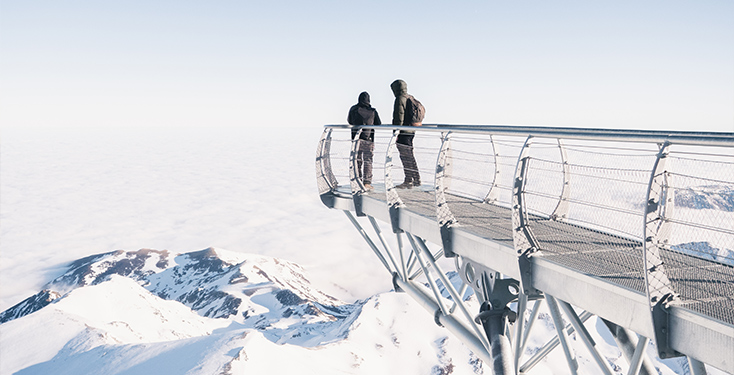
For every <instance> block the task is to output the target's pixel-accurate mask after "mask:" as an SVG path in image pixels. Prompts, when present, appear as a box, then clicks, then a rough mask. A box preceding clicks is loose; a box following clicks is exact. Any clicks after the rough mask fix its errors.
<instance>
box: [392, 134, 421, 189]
mask: <svg viewBox="0 0 734 375" xmlns="http://www.w3.org/2000/svg"><path fill="white" fill-rule="evenodd" d="M414 137H415V134H413V133H400V134H398V139H397V141H396V143H397V146H398V153H400V161H401V162H402V163H403V171H404V173H405V181H404V182H412V183H420V182H421V176H420V173H419V172H418V163H416V161H415V155H413V138H414Z"/></svg>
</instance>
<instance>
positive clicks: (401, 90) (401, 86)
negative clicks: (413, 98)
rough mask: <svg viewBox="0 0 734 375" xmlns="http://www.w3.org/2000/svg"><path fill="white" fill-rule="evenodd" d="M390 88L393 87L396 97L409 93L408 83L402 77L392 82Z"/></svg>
mask: <svg viewBox="0 0 734 375" xmlns="http://www.w3.org/2000/svg"><path fill="white" fill-rule="evenodd" d="M390 88H391V89H392V93H393V94H395V97H396V98H397V97H398V96H400V95H405V94H407V93H408V84H407V83H405V81H403V80H402V79H396V80H395V82H393V83H391V84H390Z"/></svg>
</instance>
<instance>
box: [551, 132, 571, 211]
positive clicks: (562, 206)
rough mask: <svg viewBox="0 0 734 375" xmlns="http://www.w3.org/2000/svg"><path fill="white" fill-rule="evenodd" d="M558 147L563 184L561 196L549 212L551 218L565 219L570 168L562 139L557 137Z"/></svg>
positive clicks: (569, 188) (567, 207)
mask: <svg viewBox="0 0 734 375" xmlns="http://www.w3.org/2000/svg"><path fill="white" fill-rule="evenodd" d="M558 148H559V149H560V151H561V166H562V168H563V186H562V187H561V196H560V198H559V199H558V205H556V209H555V210H553V213H552V214H551V219H553V220H565V219H567V218H568V209H569V205H568V197H569V196H570V194H571V168H570V166H569V165H568V155H567V153H566V148H565V147H563V141H562V140H561V139H560V138H558Z"/></svg>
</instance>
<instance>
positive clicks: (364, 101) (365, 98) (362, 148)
mask: <svg viewBox="0 0 734 375" xmlns="http://www.w3.org/2000/svg"><path fill="white" fill-rule="evenodd" d="M347 123H349V125H382V122H381V121H380V115H378V114H377V110H376V109H374V108H372V106H371V105H370V94H368V93H367V91H364V92H362V93H360V94H359V98H358V100H357V104H355V105H353V106H352V107H351V108H349V115H347ZM357 132H358V129H352V139H354V137H356V136H357ZM374 148H375V131H374V130H372V129H362V133H361V134H360V135H359V145H358V146H357V178H359V179H360V180H362V185H364V188H365V189H366V190H367V191H370V190H372V189H374V188H373V187H372V155H373V150H374Z"/></svg>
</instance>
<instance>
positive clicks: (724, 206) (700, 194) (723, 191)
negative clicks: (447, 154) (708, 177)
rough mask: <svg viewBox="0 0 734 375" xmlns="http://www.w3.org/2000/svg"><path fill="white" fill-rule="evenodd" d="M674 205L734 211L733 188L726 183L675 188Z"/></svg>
mask: <svg viewBox="0 0 734 375" xmlns="http://www.w3.org/2000/svg"><path fill="white" fill-rule="evenodd" d="M675 205H676V206H679V207H688V208H694V209H714V210H721V211H726V212H734V189H732V188H731V187H730V186H726V185H711V186H699V187H690V188H686V189H676V191H675Z"/></svg>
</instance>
